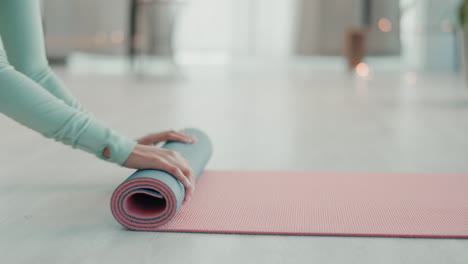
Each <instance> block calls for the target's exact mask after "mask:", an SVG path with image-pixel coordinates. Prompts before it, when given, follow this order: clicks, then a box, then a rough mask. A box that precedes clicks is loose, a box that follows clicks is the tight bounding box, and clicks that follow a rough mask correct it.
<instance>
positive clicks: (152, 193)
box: [111, 128, 212, 230]
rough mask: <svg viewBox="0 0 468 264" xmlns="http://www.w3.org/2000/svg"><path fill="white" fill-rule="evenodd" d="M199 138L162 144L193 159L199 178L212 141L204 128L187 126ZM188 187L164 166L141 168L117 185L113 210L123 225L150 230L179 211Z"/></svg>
mask: <svg viewBox="0 0 468 264" xmlns="http://www.w3.org/2000/svg"><path fill="white" fill-rule="evenodd" d="M184 132H185V133H186V134H188V135H192V136H195V137H196V138H197V142H195V143H191V144H185V143H181V142H167V143H166V144H164V145H163V146H162V148H165V149H169V150H173V151H177V152H179V153H180V154H182V155H183V156H184V157H185V158H186V159H187V160H188V161H189V162H190V166H191V167H192V170H193V172H194V173H195V178H196V179H198V178H199V176H200V174H201V173H202V172H203V170H204V168H205V165H206V163H207V162H208V160H209V158H210V156H211V152H212V144H211V141H210V139H209V138H208V137H207V135H206V134H204V133H203V132H202V131H200V130H197V129H191V128H189V129H185V130H184ZM184 196H185V187H184V186H183V185H182V183H180V182H179V181H178V180H177V179H176V178H175V177H174V176H172V175H170V174H169V173H167V172H164V171H161V170H137V171H136V172H135V173H133V174H132V175H130V177H128V178H127V179H126V180H125V181H124V182H123V183H122V184H120V185H119V186H118V187H117V189H115V191H114V193H113V194H112V198H111V210H112V214H113V215H114V217H115V219H116V220H117V221H118V222H119V223H120V224H122V225H123V226H125V227H127V228H129V229H134V230H148V229H153V228H155V227H158V226H160V225H163V224H165V223H167V222H168V221H170V220H171V219H172V218H173V217H174V216H175V215H176V213H177V212H178V211H179V209H180V207H181V205H182V201H183V200H184Z"/></svg>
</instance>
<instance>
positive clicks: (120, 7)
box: [42, 0, 129, 58]
mask: <svg viewBox="0 0 468 264" xmlns="http://www.w3.org/2000/svg"><path fill="white" fill-rule="evenodd" d="M42 4H43V23H44V31H45V35H46V38H45V39H46V47H47V52H48V56H49V57H52V58H61V57H65V56H66V55H67V54H69V53H70V52H72V51H75V50H80V51H88V52H95V53H122V52H124V50H125V45H124V39H125V35H126V31H127V19H128V7H129V1H127V0H99V1H97V0H80V1H64V0H42Z"/></svg>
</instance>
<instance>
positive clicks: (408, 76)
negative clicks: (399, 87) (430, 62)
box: [405, 72, 418, 85]
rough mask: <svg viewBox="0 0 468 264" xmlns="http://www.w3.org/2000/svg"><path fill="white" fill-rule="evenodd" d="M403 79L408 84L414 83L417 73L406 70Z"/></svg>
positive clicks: (416, 79)
mask: <svg viewBox="0 0 468 264" xmlns="http://www.w3.org/2000/svg"><path fill="white" fill-rule="evenodd" d="M405 79H406V82H407V83H408V84H411V85H415V84H416V82H417V81H418V75H417V74H416V73H415V72H407V73H406V75H405Z"/></svg>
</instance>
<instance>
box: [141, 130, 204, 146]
mask: <svg viewBox="0 0 468 264" xmlns="http://www.w3.org/2000/svg"><path fill="white" fill-rule="evenodd" d="M137 141H138V143H139V144H143V145H153V144H156V143H158V142H161V141H177V142H183V143H195V142H197V139H196V138H195V137H193V136H190V135H187V134H185V133H184V132H183V131H182V130H181V131H174V130H171V131H166V132H161V133H154V134H150V135H147V136H145V137H143V138H141V139H138V140H137Z"/></svg>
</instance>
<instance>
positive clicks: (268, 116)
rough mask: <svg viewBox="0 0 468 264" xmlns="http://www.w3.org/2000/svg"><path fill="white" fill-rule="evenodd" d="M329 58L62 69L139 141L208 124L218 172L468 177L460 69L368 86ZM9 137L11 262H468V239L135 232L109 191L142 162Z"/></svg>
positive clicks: (3, 230)
mask: <svg viewBox="0 0 468 264" xmlns="http://www.w3.org/2000/svg"><path fill="white" fill-rule="evenodd" d="M319 66H320V65H318V66H317V65H316V64H313V63H309V62H307V61H298V62H297V63H240V64H236V65H235V66H225V67H215V66H205V67H201V66H200V67H186V68H182V69H180V72H179V73H178V74H176V75H173V76H166V77H154V76H153V77H145V78H139V77H135V76H131V75H97V74H71V73H70V72H66V71H64V70H59V73H60V75H61V76H63V78H64V80H65V82H66V83H67V84H68V85H69V87H70V89H71V90H72V91H73V93H74V94H75V95H76V96H77V97H78V98H79V99H80V100H81V101H82V103H83V104H84V105H85V106H86V107H87V108H88V109H89V110H90V111H92V112H94V113H95V115H96V116H97V117H98V118H100V119H101V120H103V121H104V122H106V123H107V124H109V125H110V126H112V127H113V128H115V129H117V130H119V131H121V132H122V133H125V134H127V135H129V136H131V137H138V136H140V135H144V134H146V133H148V132H151V131H160V130H165V129H172V128H182V127H186V126H196V127H200V128H202V129H204V130H205V131H206V132H207V133H208V134H209V135H210V136H211V137H212V139H213V141H214V146H215V154H214V157H213V159H212V161H211V162H210V164H209V169H223V170H299V171H303V170H307V171H347V172H356V171H357V172H359V171H363V172H364V171H371V172H427V173H431V172H439V173H444V172H464V173H466V172H468V133H467V132H468V88H465V87H464V86H463V82H462V81H461V79H460V78H459V77H458V76H457V75H454V74H418V75H417V76H416V79H415V78H414V76H412V75H407V74H406V73H399V72H394V71H388V70H387V71H381V72H374V73H373V74H372V76H371V79H370V80H364V79H361V78H357V77H355V76H353V75H349V74H347V73H346V72H344V71H342V70H339V69H331V68H330V69H327V68H321V67H319ZM320 69H322V70H320ZM0 131H1V135H2V136H1V137H0V146H1V150H0V263H114V264H117V263H236V264H238V263H373V264H374V263H468V240H451V239H396V238H352V237H300V236H255V235H218V234H178V233H150V232H147V233H145V232H131V231H127V230H125V229H123V228H122V227H121V226H120V225H119V224H118V223H117V222H116V221H115V220H114V219H113V217H112V215H111V212H110V209H109V199H110V195H111V193H112V191H113V189H114V188H115V187H116V186H117V185H118V184H119V183H120V182H121V181H122V180H123V179H125V178H126V177H127V176H128V175H129V174H130V173H131V172H132V171H131V170H128V169H125V168H119V167H117V166H115V165H112V164H107V163H105V162H103V161H100V160H98V159H96V158H94V157H93V156H91V155H89V154H86V153H83V152H80V151H76V150H72V149H69V148H68V147H66V146H62V145H60V144H58V143H54V142H52V141H50V140H47V139H44V138H42V137H41V136H39V135H37V134H36V133H35V132H32V131H30V130H28V129H26V128H24V127H22V126H20V125H18V124H16V123H14V122H13V121H11V120H9V119H7V118H6V117H4V116H0ZM467 191H468V190H467ZM467 228H468V226H467Z"/></svg>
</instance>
